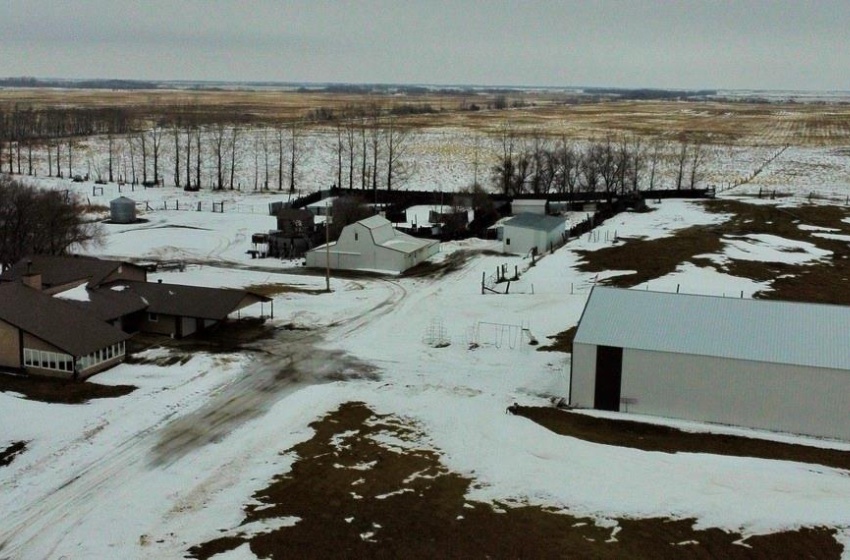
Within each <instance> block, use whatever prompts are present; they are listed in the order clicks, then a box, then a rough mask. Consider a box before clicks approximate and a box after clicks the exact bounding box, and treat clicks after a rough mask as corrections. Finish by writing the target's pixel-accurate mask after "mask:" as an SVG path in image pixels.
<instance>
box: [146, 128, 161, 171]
mask: <svg viewBox="0 0 850 560" xmlns="http://www.w3.org/2000/svg"><path fill="white" fill-rule="evenodd" d="M143 137H144V136H143ZM162 137H163V131H162V127H161V126H160V125H159V124H157V125H156V126H154V127H153V128H152V129H151V131H150V139H151V142H150V144H151V152H152V153H151V156H152V157H153V184H154V185H159V156H160V148H161V147H162Z"/></svg>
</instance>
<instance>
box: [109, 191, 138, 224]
mask: <svg viewBox="0 0 850 560" xmlns="http://www.w3.org/2000/svg"><path fill="white" fill-rule="evenodd" d="M109 218H110V220H111V221H112V222H113V223H116V224H132V223H133V222H135V221H136V202H135V201H134V200H132V199H130V198H127V197H126V196H119V197H118V198H116V199H115V200H112V201H111V202H110V203H109Z"/></svg>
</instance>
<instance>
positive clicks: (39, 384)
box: [0, 373, 137, 404]
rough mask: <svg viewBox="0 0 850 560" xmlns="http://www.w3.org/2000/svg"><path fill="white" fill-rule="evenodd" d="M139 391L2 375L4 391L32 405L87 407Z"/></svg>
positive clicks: (125, 386) (61, 380) (126, 386)
mask: <svg viewBox="0 0 850 560" xmlns="http://www.w3.org/2000/svg"><path fill="white" fill-rule="evenodd" d="M105 375H109V374H108V373H106V374H105ZM136 389H137V387H135V386H134V385H100V384H98V383H95V382H93V381H91V380H87V381H68V380H65V379H53V378H49V377H36V376H30V375H13V374H7V373H0V391H2V392H11V393H19V394H21V395H24V397H25V398H27V399H29V400H31V401H39V402H47V403H61V404H85V403H87V402H89V401H91V400H94V399H112V398H116V397H123V396H124V395H128V394H130V393H132V392H133V391H135V390H136Z"/></svg>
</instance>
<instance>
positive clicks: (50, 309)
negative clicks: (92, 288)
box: [0, 282, 130, 357]
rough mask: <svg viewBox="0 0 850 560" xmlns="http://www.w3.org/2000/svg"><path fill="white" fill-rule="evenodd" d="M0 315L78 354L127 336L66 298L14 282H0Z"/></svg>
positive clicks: (37, 335)
mask: <svg viewBox="0 0 850 560" xmlns="http://www.w3.org/2000/svg"><path fill="white" fill-rule="evenodd" d="M0 319H2V320H3V321H5V322H7V323H9V324H11V325H14V326H15V327H17V328H19V329H21V330H23V331H25V332H28V333H30V334H32V335H33V336H36V337H38V338H40V339H42V340H44V341H45V342H48V343H50V344H52V345H53V346H55V347H57V348H59V349H60V350H62V351H64V352H67V353H69V354H72V355H74V356H78V357H79V356H85V355H87V354H90V353H92V352H94V351H96V350H100V349H102V348H106V347H107V346H111V345H113V344H116V343H118V342H121V341H123V340H127V339H128V338H130V335H128V334H125V333H123V332H121V331H120V330H119V329H117V328H115V327H113V326H111V325H109V324H107V323H105V322H103V321H99V320H98V319H95V318H93V317H90V316H89V315H87V314H85V313H80V311H79V309H78V308H77V307H76V306H75V305H73V304H71V303H69V302H66V301H62V300H61V299H57V298H53V297H50V296H49V295H47V294H45V293H43V292H40V291H38V290H35V289H33V288H30V287H29V286H25V285H23V284H20V283H17V282H10V283H8V284H0Z"/></svg>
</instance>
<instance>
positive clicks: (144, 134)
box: [0, 105, 414, 193]
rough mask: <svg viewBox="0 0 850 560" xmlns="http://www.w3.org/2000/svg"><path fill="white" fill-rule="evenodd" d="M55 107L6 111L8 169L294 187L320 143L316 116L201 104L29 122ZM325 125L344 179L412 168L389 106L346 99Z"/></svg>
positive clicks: (397, 179) (2, 163)
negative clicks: (241, 113)
mask: <svg viewBox="0 0 850 560" xmlns="http://www.w3.org/2000/svg"><path fill="white" fill-rule="evenodd" d="M48 113H49V114H50V115H53V114H54V113H53V112H52V110H51V111H47V112H41V113H36V112H31V111H17V110H16V111H15V112H14V113H10V114H8V115H7V114H0V170H2V171H7V172H8V173H10V174H19V175H31V176H32V175H38V174H41V175H47V176H50V177H53V176H57V177H60V176H73V175H74V174H79V175H83V174H85V175H89V176H91V178H93V179H96V180H98V181H103V182H106V181H109V182H114V181H123V182H129V183H133V184H145V185H149V186H150V185H160V184H164V183H165V182H166V180H168V181H170V182H172V184H173V185H174V186H177V187H182V188H187V189H190V190H196V189H200V188H201V186H202V185H203V186H206V187H209V188H211V189H226V188H229V189H233V188H241V181H240V179H241V180H244V179H246V178H247V179H248V182H250V183H253V189H254V190H260V189H276V190H279V191H288V192H290V193H294V192H296V190H297V189H298V187H299V183H300V181H301V179H302V177H303V170H302V167H303V164H304V163H305V162H306V161H307V160H308V159H309V158H310V157H311V156H312V155H313V152H315V151H317V149H322V146H318V145H316V144H315V142H313V140H312V138H313V135H309V136H308V134H307V127H308V126H314V125H315V123H313V122H308V121H306V120H303V119H299V120H290V121H281V122H277V123H272V124H269V123H264V124H261V125H258V124H256V123H254V124H252V123H248V122H245V123H239V122H233V119H231V122H225V121H223V120H218V121H215V120H214V119H211V117H210V116H209V115H200V114H198V113H197V112H196V108H193V107H186V108H173V107H172V108H170V110H169V114H168V116H160V117H158V118H150V117H142V116H135V117H132V118H119V116H118V114H111V113H108V112H104V113H103V114H100V113H97V115H98V116H99V117H100V118H102V119H106V120H103V121H90V122H89V125H91V126H90V127H89V128H86V129H76V128H75V129H73V131H72V130H70V129H68V128H56V129H55V131H54V132H53V133H51V134H47V135H45V134H43V131H42V130H41V129H34V128H30V125H26V126H24V125H23V124H21V123H23V122H24V121H27V119H29V118H30V116H32V115H37V117H33V119H34V120H36V121H39V120H40V119H42V118H43V119H44V120H45V121H47V120H49V119H47V117H45V115H47V114H48ZM57 114H58V113H57ZM120 114H122V115H123V113H120ZM22 115H26V117H24V116H22ZM124 116H126V115H124ZM7 117H8V118H7ZM13 117H14V118H13ZM107 117H109V118H108V119H107ZM27 122H29V121H27ZM95 124H96V125H97V126H94V125H95ZM322 127H323V129H324V130H325V131H328V130H329V129H330V130H331V131H335V134H334V133H331V134H325V135H324V136H325V137H327V138H328V140H327V141H326V144H327V145H325V146H324V147H323V150H324V151H326V152H331V153H334V154H335V159H336V161H335V167H336V184H337V185H340V186H346V185H347V186H348V187H350V188H356V187H359V188H361V189H364V190H366V189H378V188H386V189H389V190H392V189H395V188H398V187H400V186H401V185H403V184H404V183H405V182H406V181H407V180H408V179H409V178H410V176H411V175H412V173H413V169H414V168H413V165H412V160H411V158H410V147H411V145H412V142H410V141H409V140H410V138H411V129H410V128H409V127H408V126H405V125H404V124H403V117H400V116H399V115H398V114H397V112H394V111H392V110H391V108H381V107H379V106H377V105H369V106H365V107H364V106H360V107H355V106H351V107H346V108H344V109H343V110H342V111H337V112H336V113H335V114H334V119H333V121H332V122H331V123H325V124H323V125H322ZM78 133H79V134H78ZM81 136H99V140H95V141H91V140H89V141H87V144H88V147H89V149H88V150H86V152H85V153H84V154H82V155H81V153H80V149H79V146H80V143H81ZM4 148H5V149H4ZM92 148H94V149H92ZM81 169H84V170H85V173H82V172H81ZM66 174H67V175H66ZM166 176H168V179H166V178H165V177H166Z"/></svg>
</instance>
